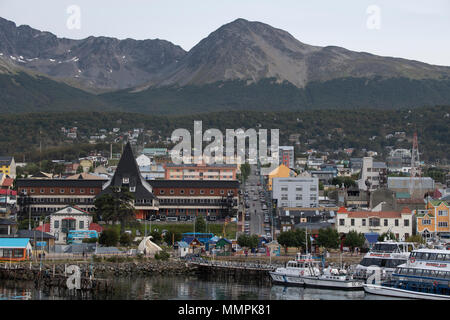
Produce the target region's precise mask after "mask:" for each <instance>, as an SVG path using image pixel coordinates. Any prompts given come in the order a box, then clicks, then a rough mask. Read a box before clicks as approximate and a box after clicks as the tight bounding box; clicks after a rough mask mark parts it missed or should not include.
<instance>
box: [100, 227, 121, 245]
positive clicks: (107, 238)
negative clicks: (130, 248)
mask: <svg viewBox="0 0 450 320" xmlns="http://www.w3.org/2000/svg"><path fill="white" fill-rule="evenodd" d="M98 241H99V243H100V244H103V245H105V246H109V247H111V246H115V245H116V244H117V242H118V241H119V233H118V232H117V231H116V230H114V229H106V230H104V231H103V232H102V234H101V235H100V238H99V239H98Z"/></svg>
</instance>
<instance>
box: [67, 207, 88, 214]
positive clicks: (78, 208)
mask: <svg viewBox="0 0 450 320" xmlns="http://www.w3.org/2000/svg"><path fill="white" fill-rule="evenodd" d="M72 208H74V209H77V210H80V211H83V212H84V213H87V214H92V213H90V212H87V211H86V210H83V209H81V208H80V207H77V206H72Z"/></svg>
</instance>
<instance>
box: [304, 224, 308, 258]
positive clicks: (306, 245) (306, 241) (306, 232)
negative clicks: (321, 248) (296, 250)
mask: <svg viewBox="0 0 450 320" xmlns="http://www.w3.org/2000/svg"><path fill="white" fill-rule="evenodd" d="M305 248H306V254H308V227H306V228H305Z"/></svg>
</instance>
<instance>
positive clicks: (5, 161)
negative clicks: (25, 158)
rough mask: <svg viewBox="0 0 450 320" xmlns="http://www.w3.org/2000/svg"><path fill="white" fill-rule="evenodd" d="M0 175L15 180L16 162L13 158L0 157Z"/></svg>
mask: <svg viewBox="0 0 450 320" xmlns="http://www.w3.org/2000/svg"><path fill="white" fill-rule="evenodd" d="M0 173H3V174H5V175H8V176H9V177H10V178H13V179H15V178H16V162H15V161H14V157H0Z"/></svg>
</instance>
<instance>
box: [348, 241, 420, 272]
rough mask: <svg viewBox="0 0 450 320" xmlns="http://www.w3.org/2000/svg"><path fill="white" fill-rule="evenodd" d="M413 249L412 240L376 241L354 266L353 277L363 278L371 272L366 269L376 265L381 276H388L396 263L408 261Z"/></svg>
mask: <svg viewBox="0 0 450 320" xmlns="http://www.w3.org/2000/svg"><path fill="white" fill-rule="evenodd" d="M414 249H416V248H415V246H414V243H412V242H402V241H398V242H397V241H393V240H386V241H378V242H377V243H376V244H375V245H374V246H373V248H372V249H371V250H370V251H369V252H367V253H366V254H365V255H364V258H363V259H362V260H361V262H360V263H359V264H358V265H357V266H356V269H355V272H354V277H355V278H357V279H364V280H365V279H367V278H368V277H369V276H370V274H371V272H368V271H369V270H370V269H373V267H378V268H380V269H381V272H382V278H389V277H390V276H391V274H392V272H393V271H394V270H395V268H396V267H397V266H398V265H401V264H404V263H406V261H408V258H409V255H410V254H411V252H412V251H413V250H414Z"/></svg>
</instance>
